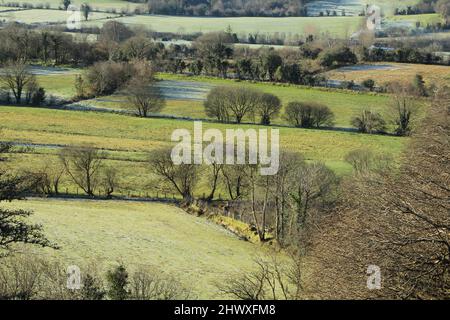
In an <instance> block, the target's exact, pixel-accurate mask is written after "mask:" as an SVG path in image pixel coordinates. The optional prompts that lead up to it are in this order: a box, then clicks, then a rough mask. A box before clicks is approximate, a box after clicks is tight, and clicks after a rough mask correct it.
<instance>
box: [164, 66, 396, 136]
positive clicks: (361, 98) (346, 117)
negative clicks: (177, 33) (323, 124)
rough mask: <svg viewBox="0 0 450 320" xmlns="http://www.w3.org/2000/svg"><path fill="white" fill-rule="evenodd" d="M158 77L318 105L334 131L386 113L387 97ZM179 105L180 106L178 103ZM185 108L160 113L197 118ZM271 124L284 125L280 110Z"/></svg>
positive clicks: (192, 105)
mask: <svg viewBox="0 0 450 320" xmlns="http://www.w3.org/2000/svg"><path fill="white" fill-rule="evenodd" d="M159 77H160V78H161V79H163V80H182V81H200V82H205V83H209V84H212V85H238V86H246V87H249V88H254V89H259V90H261V91H264V92H268V93H272V94H274V95H276V96H278V97H279V98H280V99H281V101H282V103H283V105H284V106H285V105H286V104H287V103H289V102H291V101H303V102H305V101H308V102H317V103H322V104H325V105H327V106H328V107H330V109H331V111H332V112H333V113H334V115H335V126H336V127H344V128H349V127H351V125H350V122H351V119H352V118H353V117H354V116H355V115H357V114H358V113H360V112H361V111H362V110H365V109H368V110H372V111H375V112H380V113H386V112H388V104H389V99H390V98H389V96H388V95H382V94H368V93H362V92H354V91H344V90H335V89H325V88H310V87H304V86H295V85H281V84H269V83H251V82H245V81H240V82H239V81H234V80H222V79H215V78H206V77H189V76H183V75H171V74H160V75H159ZM180 104H181V103H180ZM185 105H186V107H185V108H183V107H182V104H181V105H180V108H178V106H176V107H169V108H168V109H167V111H166V110H163V111H162V112H163V113H172V112H173V114H175V115H180V116H196V115H198V114H201V110H202V109H203V105H202V104H201V103H199V102H195V101H186V102H185ZM274 123H275V124H286V123H287V121H286V120H285V119H284V117H283V110H282V112H281V116H280V117H279V118H278V119H275V121H274Z"/></svg>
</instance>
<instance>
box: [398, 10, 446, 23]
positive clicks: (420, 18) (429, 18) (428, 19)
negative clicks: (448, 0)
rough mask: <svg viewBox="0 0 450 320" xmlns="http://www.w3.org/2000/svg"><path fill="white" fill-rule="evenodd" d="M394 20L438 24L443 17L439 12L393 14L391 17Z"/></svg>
mask: <svg viewBox="0 0 450 320" xmlns="http://www.w3.org/2000/svg"><path fill="white" fill-rule="evenodd" d="M390 19H391V20H392V21H408V22H411V23H416V22H420V24H421V25H422V26H426V25H427V24H431V25H433V24H436V23H438V22H442V21H443V19H442V17H441V16H440V15H439V14H437V13H436V14H435V13H432V14H418V15H408V16H393V17H391V18H390Z"/></svg>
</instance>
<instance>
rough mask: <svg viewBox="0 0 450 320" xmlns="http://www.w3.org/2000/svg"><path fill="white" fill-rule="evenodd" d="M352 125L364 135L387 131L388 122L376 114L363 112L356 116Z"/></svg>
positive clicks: (367, 111)
mask: <svg viewBox="0 0 450 320" xmlns="http://www.w3.org/2000/svg"><path fill="white" fill-rule="evenodd" d="M351 124H352V125H353V126H354V127H355V128H357V129H358V131H359V132H362V133H383V132H385V131H386V121H384V119H383V117H382V116H381V115H380V114H379V113H376V112H372V111H369V110H363V111H362V112H361V113H360V114H358V115H356V116H354V117H353V118H352V120H351Z"/></svg>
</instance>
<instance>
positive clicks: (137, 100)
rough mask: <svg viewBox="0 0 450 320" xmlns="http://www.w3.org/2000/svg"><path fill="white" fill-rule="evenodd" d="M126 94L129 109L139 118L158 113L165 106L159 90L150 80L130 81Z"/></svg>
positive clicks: (138, 79)
mask: <svg viewBox="0 0 450 320" xmlns="http://www.w3.org/2000/svg"><path fill="white" fill-rule="evenodd" d="M126 92H127V100H128V102H129V108H131V109H132V110H134V111H135V112H136V114H137V115H138V116H140V117H147V116H148V115H149V114H150V113H156V112H159V111H161V110H162V108H163V107H164V105H165V99H164V96H163V95H162V92H161V89H160V88H159V87H158V86H157V84H156V83H155V81H153V80H151V79H148V80H144V79H141V78H134V79H132V80H131V81H130V83H129V85H128V86H127V89H126Z"/></svg>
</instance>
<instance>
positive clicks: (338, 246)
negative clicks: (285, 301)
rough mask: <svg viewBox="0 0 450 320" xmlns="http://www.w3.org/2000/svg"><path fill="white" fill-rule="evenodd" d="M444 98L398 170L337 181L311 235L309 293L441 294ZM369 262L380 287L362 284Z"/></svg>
mask: <svg viewBox="0 0 450 320" xmlns="http://www.w3.org/2000/svg"><path fill="white" fill-rule="evenodd" d="M449 105H450V99H448V98H446V99H442V98H439V99H436V100H435V101H434V103H433V106H432V107H430V108H429V109H428V115H427V117H426V119H425V120H424V123H423V124H422V126H421V127H420V128H418V129H417V132H416V133H415V134H414V135H413V137H412V143H411V144H410V149H409V150H408V151H406V153H405V161H404V162H403V164H402V165H401V167H400V168H399V169H397V170H395V171H394V172H393V171H392V170H386V171H378V172H371V173H370V174H366V175H364V176H363V177H361V176H355V177H353V178H351V179H350V180H346V181H345V182H344V185H343V186H342V192H343V197H342V201H341V205H340V206H339V207H338V208H337V209H336V213H335V214H333V215H331V216H329V217H328V218H326V219H324V220H323V221H322V223H321V225H320V228H319V229H318V230H319V231H318V233H316V234H315V236H314V240H313V242H314V243H315V245H314V249H313V252H312V253H311V258H312V260H311V263H312V264H313V265H314V272H313V274H312V275H311V276H312V277H311V281H312V283H314V285H312V286H310V287H309V288H308V291H310V292H311V294H310V296H313V297H318V296H320V297H322V298H334V299H339V298H345V299H349V298H359V299H367V298H395V299H448V298H449V294H448V293H449V289H450V277H449V270H450V268H449V265H450V264H449V261H450V258H449V257H450V250H449V248H450V238H449V235H450V216H449V212H450V206H449V201H448V199H449V196H450V188H449V176H450V172H449V166H448V163H450V144H449V141H450V139H449V136H450V125H449V123H450V120H449V119H450V116H449V110H450V109H449V108H448V106H449ZM369 265H375V266H378V267H379V268H380V269H379V270H380V271H381V275H382V282H381V288H380V290H367V287H366V283H367V275H366V273H365V271H366V270H367V269H368V266H369ZM325 270H326V271H325ZM329 275H332V276H329ZM319 279H320V281H317V280H319Z"/></svg>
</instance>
